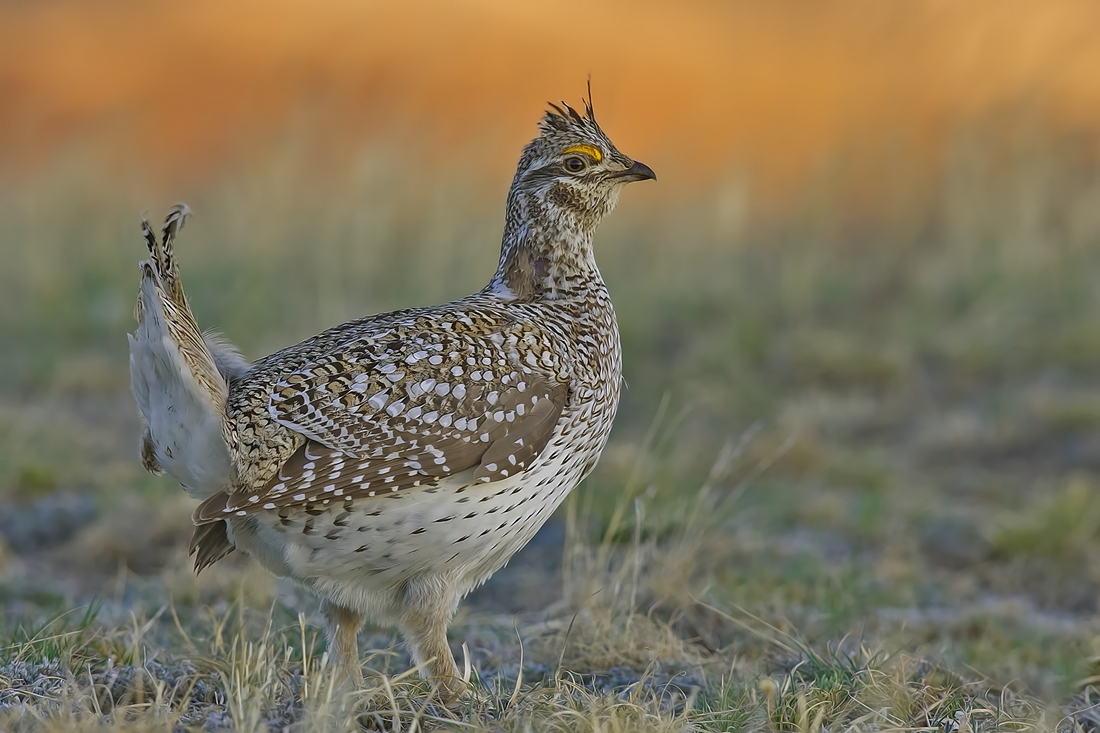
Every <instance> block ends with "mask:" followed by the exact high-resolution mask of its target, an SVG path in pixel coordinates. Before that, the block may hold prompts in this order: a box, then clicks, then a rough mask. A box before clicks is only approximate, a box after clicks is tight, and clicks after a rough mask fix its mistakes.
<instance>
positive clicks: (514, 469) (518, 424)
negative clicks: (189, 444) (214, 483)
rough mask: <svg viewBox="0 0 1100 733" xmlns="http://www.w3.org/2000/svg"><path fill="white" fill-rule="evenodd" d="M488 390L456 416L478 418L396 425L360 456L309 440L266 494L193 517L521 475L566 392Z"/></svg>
mask: <svg viewBox="0 0 1100 733" xmlns="http://www.w3.org/2000/svg"><path fill="white" fill-rule="evenodd" d="M521 386H522V390H521V389H520V387H521ZM488 389H489V388H488V387H485V388H472V389H469V390H467V392H466V399H465V401H463V402H462V403H461V404H457V405H455V410H454V412H455V414H460V413H461V414H469V415H473V416H474V417H469V418H459V419H458V420H451V421H450V422H449V424H448V425H447V426H446V427H443V428H440V427H439V426H438V424H437V423H438V422H439V420H438V419H437V420H435V421H433V422H434V423H436V424H437V425H436V427H435V428H434V429H428V428H431V425H425V424H422V421H418V420H404V421H401V420H395V421H391V422H390V423H388V424H387V425H386V426H385V428H384V429H383V428H381V427H380V428H377V429H376V430H375V431H374V434H373V435H367V436H359V440H360V442H361V443H362V445H363V446H364V449H363V450H361V452H359V453H358V454H352V455H349V454H348V452H347V451H346V450H338V449H334V448H332V447H329V446H326V445H324V444H323V443H320V442H318V441H315V440H309V441H307V442H306V443H305V445H303V446H302V447H301V448H299V449H298V450H297V451H296V452H295V453H294V454H293V455H292V456H291V457H290V459H288V460H287V461H286V463H284V464H283V466H282V467H281V468H280V470H279V473H278V474H277V475H276V476H275V477H273V478H272V479H271V480H270V481H269V482H268V483H267V485H265V486H264V487H263V488H262V489H261V490H259V491H255V492H241V491H237V492H234V493H233V494H230V495H228V496H225V495H224V494H223V495H221V496H220V497H214V498H211V499H210V500H207V501H206V502H204V503H203V504H202V505H200V507H199V509H197V510H196V512H195V516H194V519H195V521H196V523H199V522H210V521H215V520H218V519H222V518H224V517H225V516H226V515H227V514H238V515H244V514H248V513H250V512H255V511H262V510H270V509H276V508H280V507H285V506H294V505H304V506H325V505H329V504H333V503H336V504H339V503H342V502H346V501H349V500H354V499H359V498H369V497H373V496H380V495H384V494H389V493H392V492H395V491H400V490H402V489H408V488H413V487H417V486H433V485H435V484H437V483H438V482H439V480H440V479H441V478H443V477H446V476H451V475H454V474H458V473H462V472H463V471H468V470H469V469H476V470H475V472H474V474H473V480H474V481H481V482H488V481H496V480H499V479H502V478H505V477H507V476H509V475H514V474H516V473H520V472H522V471H523V470H525V469H526V468H527V467H528V466H530V464H531V462H532V461H533V460H534V459H535V458H536V457H537V456H538V455H539V453H540V452H541V451H542V449H543V448H544V447H545V446H546V443H547V442H548V441H549V439H550V436H551V434H552V433H553V429H554V425H556V424H557V421H558V417H559V416H560V415H561V411H562V409H563V407H564V405H565V401H566V397H567V393H568V390H567V388H566V386H565V385H564V384H561V383H557V382H551V381H550V380H548V379H545V378H543V377H535V378H533V380H532V381H531V382H527V383H521V384H519V385H517V386H516V387H513V388H512V389H509V390H506V391H505V392H503V393H500V394H499V396H494V397H493V402H492V404H490V403H489V401H488V400H487V399H485V394H486V392H487V391H488ZM372 438H373V439H372ZM371 445H376V446H377V447H375V448H373V450H372V449H370V446H371Z"/></svg>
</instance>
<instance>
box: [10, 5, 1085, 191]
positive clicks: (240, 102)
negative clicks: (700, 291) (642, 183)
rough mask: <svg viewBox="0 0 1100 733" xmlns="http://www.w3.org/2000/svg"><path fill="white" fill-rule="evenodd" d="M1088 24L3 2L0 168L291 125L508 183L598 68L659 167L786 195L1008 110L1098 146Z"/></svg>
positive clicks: (843, 12)
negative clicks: (532, 144) (548, 113)
mask: <svg viewBox="0 0 1100 733" xmlns="http://www.w3.org/2000/svg"><path fill="white" fill-rule="evenodd" d="M1098 31H1100V4H1096V3H1086V2H1052V1H1045V2H1042V3H1036V2H1024V1H1022V0H997V1H995V2H994V1H976V2H967V3H957V2H950V1H949V0H939V1H928V2H912V3H882V2H874V1H871V0H861V1H857V2H847V3H835V2H832V3H805V2H794V1H793V0H783V1H780V2H768V3H752V2H706V1H705V0H698V1H696V2H691V3H677V4H672V3H663V2H656V1H655V0H650V1H644V0H643V1H642V2H631V3H626V2H615V1H612V0H603V1H601V2H580V1H578V0H565V1H564V2H556V3H539V4H534V3H513V2H503V1H500V0H462V1H461V2H455V3H429V2H411V3H382V2H367V1H365V0H327V1H326V2H324V3H305V2H300V1H293V0H267V1H265V2H258V1H256V0H245V1H243V2H233V3H225V2H217V1H216V0H199V1H198V2H189V3H167V2H156V3H150V2H147V1H144V0H105V1H101V2H96V3H87V2H75V1H74V2H54V1H48V2H19V3H5V4H4V5H2V6H0V174H2V175H3V177H4V178H6V179H8V180H9V181H11V180H15V181H18V180H20V179H21V178H22V177H24V176H26V175H28V174H32V173H33V172H34V171H36V170H40V169H43V168H49V167H51V166H54V165H57V164H59V162H63V161H64V160H66V159H69V158H72V157H74V156H77V157H81V159H82V160H86V161H91V162H92V163H93V164H94V165H96V166H100V167H101V168H102V169H103V171H104V172H105V173H112V174H115V173H117V174H126V173H128V172H132V173H140V175H141V178H142V179H143V180H148V181H151V182H159V183H162V184H165V185H166V186H175V185H180V184H182V183H185V182H187V181H194V180H196V179H198V178H203V177H207V176H211V175H216V174H218V173H220V172H224V171H226V170H229V169H232V168H234V167H236V166H241V165H245V164H247V163H248V162H249V161H252V160H255V159H256V158H257V157H263V156H268V155H271V154H272V151H273V150H276V149H278V148H279V146H280V145H285V144H286V141H287V140H294V141H295V144H296V145H299V146H305V149H306V150H307V151H308V156H307V157H308V158H309V159H311V160H314V161H316V163H317V170H318V171H320V172H326V171H332V170H334V168H335V169H338V168H339V166H340V165H341V162H342V161H344V160H346V159H347V155H346V151H347V150H348V149H351V148H355V149H361V148H362V147H363V146H370V145H372V144H379V145H386V146H400V147H402V148H404V149H403V150H402V151H401V155H402V158H401V159H404V160H408V161H409V162H410V164H411V165H415V166H422V165H429V166H430V165H433V164H435V163H438V162H445V163H448V164H456V163H457V164H460V165H462V166H465V167H467V168H470V169H471V170H472V171H476V173H477V175H479V176H485V177H486V179H488V178H490V177H491V178H492V179H494V180H495V179H498V178H499V177H500V176H502V175H507V174H510V172H511V169H512V166H513V165H514V160H515V159H516V157H517V153H518V150H519V148H520V146H522V145H523V144H524V142H526V140H527V139H528V138H529V137H531V136H532V135H533V133H534V131H535V127H534V122H535V120H536V119H537V117H538V115H539V114H540V112H541V111H542V109H543V107H544V103H545V101H546V100H548V99H550V100H556V99H558V98H564V99H565V100H567V101H570V102H578V101H579V98H580V96H581V95H582V93H583V92H584V88H585V79H586V77H587V76H588V75H589V74H591V77H592V80H593V92H594V97H595V106H596V110H597V114H598V115H599V117H600V119H601V121H602V122H603V124H604V126H605V128H606V129H607V130H608V131H609V134H610V135H611V136H612V138H613V139H614V140H615V141H616V142H617V144H618V145H619V146H620V147H621V148H622V149H623V150H624V152H626V153H627V154H629V155H633V156H636V157H638V158H639V159H642V160H644V161H645V162H647V163H649V164H651V165H652V166H653V167H654V169H656V170H657V171H658V173H659V174H660V175H661V177H662V179H663V180H666V181H667V180H670V179H671V180H672V181H673V182H675V181H689V182H690V181H700V182H706V181H709V180H714V179H715V178H721V177H722V176H724V175H725V174H726V172H727V171H729V170H732V169H736V170H741V171H745V172H747V173H748V175H749V176H750V178H751V180H752V182H753V189H754V195H755V194H760V193H763V194H765V197H766V196H767V195H774V194H779V195H782V194H783V193H784V192H786V191H790V190H793V189H794V188H797V186H799V185H800V184H801V183H802V182H803V181H804V180H805V179H806V177H807V176H809V175H811V174H812V173H813V171H814V170H815V168H816V167H819V166H821V165H822V164H823V160H826V159H828V158H829V157H830V156H837V155H842V156H846V157H848V158H850V159H851V160H853V161H854V163H853V165H854V166H855V167H857V168H858V167H859V166H860V165H862V163H860V161H861V160H865V161H867V165H869V166H870V170H869V171H868V172H867V173H868V175H867V176H866V177H867V178H869V179H871V180H873V179H874V175H873V173H874V170H876V169H877V167H878V166H881V165H883V160H889V161H892V162H890V163H889V165H905V166H910V167H913V168H914V170H923V171H924V173H925V174H928V173H931V174H933V175H934V173H935V170H936V166H937V165H939V163H940V161H941V160H942V157H943V153H944V150H945V147H946V146H947V145H949V143H950V139H951V136H952V135H954V134H956V133H957V132H958V130H960V129H965V128H966V127H967V126H968V125H971V124H985V123H989V122H990V121H991V120H992V121H994V122H996V121H997V120H999V119H1001V118H1005V119H1011V120H1014V121H1016V122H1019V121H1021V120H1022V121H1023V124H1025V125H1032V126H1040V127H1042V128H1044V129H1049V130H1051V131H1054V132H1056V133H1058V134H1066V135H1070V136H1077V137H1081V138H1082V139H1083V140H1085V141H1086V142H1087V145H1085V146H1084V147H1083V148H1082V149H1083V150H1085V151H1093V150H1094V149H1095V146H1094V141H1093V136H1094V135H1095V134H1096V132H1097V131H1098V130H1100V90H1098V89H1097V82H1096V74H1097V71H1096V70H1097V69H1100V32H1098ZM1088 154H1091V152H1089V153H1088ZM471 156H474V157H471ZM899 159H900V161H901V162H899ZM870 188H871V189H873V188H874V187H873V186H871V187H870Z"/></svg>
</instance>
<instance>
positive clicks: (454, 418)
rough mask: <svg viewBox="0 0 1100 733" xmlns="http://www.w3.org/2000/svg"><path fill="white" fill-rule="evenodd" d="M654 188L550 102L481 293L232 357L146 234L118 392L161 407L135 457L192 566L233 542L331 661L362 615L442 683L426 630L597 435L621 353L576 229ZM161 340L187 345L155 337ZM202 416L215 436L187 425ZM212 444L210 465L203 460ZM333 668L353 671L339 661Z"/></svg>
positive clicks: (445, 659) (443, 661) (518, 537)
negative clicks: (297, 604) (277, 585)
mask: <svg viewBox="0 0 1100 733" xmlns="http://www.w3.org/2000/svg"><path fill="white" fill-rule="evenodd" d="M653 177H654V176H653V174H652V171H650V170H649V169H648V168H646V167H645V166H643V165H641V164H636V163H635V162H634V161H632V160H630V159H629V158H627V157H626V156H624V155H622V154H621V153H619V152H618V151H617V150H616V149H615V147H614V146H613V145H612V144H611V141H610V140H608V139H607V137H606V135H604V133H603V132H602V130H600V128H599V126H598V125H597V124H596V121H595V118H594V116H593V114H592V111H591V108H590V107H589V106H587V105H586V114H583V115H582V114H580V113H578V112H576V111H575V110H573V109H571V108H569V107H568V106H567V105H563V106H562V107H557V106H555V107H554V108H553V110H552V111H551V112H548V113H547V115H546V116H545V117H544V118H543V120H542V123H541V134H540V135H539V137H538V138H536V139H535V140H534V141H532V142H531V144H530V145H528V146H527V148H526V149H525V150H524V153H523V157H522V159H521V160H520V164H519V167H518V169H517V172H516V177H515V180H514V181H513V184H512V188H511V191H510V192H509V196H508V203H507V212H506V225H505V233H504V239H503V243H502V247H501V258H500V264H499V266H498V268H497V272H496V274H495V275H494V276H493V278H492V280H491V281H490V283H489V284H488V285H487V286H486V287H485V288H484V289H483V290H482V291H480V292H478V293H476V294H474V295H471V296H469V297H467V298H463V299H461V300H458V301H455V302H452V303H448V304H445V305H441V306H435V307H428V308H417V309H410V310H405V311H397V312H393V313H386V314H382V315H377V316H371V317H368V318H363V319H361V320H357V321H352V322H350V323H345V324H343V325H341V326H337V327H335V328H332V329H330V330H328V331H325V332H324V333H322V334H319V335H318V336H315V337H313V338H311V339H309V340H307V341H304V342H302V343H300V344H298V345H296V346H293V347H290V348H288V349H285V350H283V351H280V352H277V353H275V354H272V355H271V356H268V357H265V358H263V359H260V360H259V361H257V362H255V363H254V364H251V365H248V364H245V363H244V362H243V361H242V360H240V359H239V357H236V358H234V357H235V352H233V351H232V350H231V347H228V346H227V345H225V344H223V343H221V342H216V343H215V342H212V341H211V340H210V339H206V340H205V341H204V340H202V339H199V340H198V341H197V345H196V341H195V336H196V335H197V334H198V333H199V331H198V327H197V326H195V325H194V321H193V318H192V317H191V313H190V309H189V308H186V307H185V306H186V300H185V299H184V298H183V290H182V286H181V285H179V278H178V273H177V272H175V270H174V269H173V268H174V263H171V254H170V249H167V248H164V249H162V248H160V247H158V246H156V239H155V237H152V242H153V244H151V245H150V248H151V251H152V252H153V258H152V262H151V263H145V264H143V285H142V290H141V296H140V300H139V321H140V323H141V326H139V329H138V332H137V333H136V334H135V335H134V337H133V340H132V353H136V354H138V355H141V354H146V355H147V357H148V358H146V359H144V361H142V360H140V359H139V360H138V361H139V362H140V363H138V365H137V366H134V367H132V373H133V375H134V381H135V393H136V394H138V393H139V387H138V386H136V385H138V383H139V382H140V383H141V384H142V385H143V387H142V388H141V389H142V390H144V392H145V393H150V392H151V393H155V394H159V395H161V398H160V399H159V401H158V400H157V399H153V400H149V399H146V400H144V402H143V400H142V399H141V396H140V394H139V406H141V407H142V412H143V414H144V415H145V418H146V421H147V423H148V432H147V435H146V437H145V439H144V443H143V450H142V455H143V460H144V462H145V464H146V467H147V468H150V470H154V469H159V468H161V467H163V469H164V470H166V471H168V472H169V473H171V474H172V475H173V476H176V477H177V478H179V479H180V480H181V481H183V482H184V483H185V484H188V486H189V490H191V492H192V493H193V494H194V495H196V496H199V497H200V498H204V499H205V500H204V501H203V502H202V504H200V506H199V507H198V508H197V509H196V510H195V514H194V520H195V523H196V525H197V530H196V536H195V539H194V540H193V541H192V551H193V552H194V553H196V555H197V566H198V567H200V568H201V567H204V566H205V565H208V564H209V563H212V562H215V561H216V560H218V559H219V558H220V557H222V556H224V555H225V554H226V553H228V552H230V551H232V549H233V548H234V547H239V548H241V549H244V550H246V551H247V552H249V553H250V554H251V555H252V556H253V557H254V558H255V559H256V560H257V561H259V562H260V563H261V564H262V565H264V566H265V567H266V568H268V569H269V570H270V571H271V572H273V573H276V574H278V575H282V576H288V577H291V578H293V579H295V580H296V581H298V582H300V583H302V584H303V585H305V586H307V587H309V588H311V589H312V590H313V591H314V592H316V593H317V594H318V595H319V596H320V597H321V598H322V599H323V600H324V601H325V613H326V617H327V618H329V619H330V642H331V643H332V644H333V645H334V646H333V648H334V650H337V651H338V650H340V649H344V650H347V649H349V648H350V649H354V633H355V630H357V629H358V624H360V623H362V620H363V617H369V618H371V619H372V620H373V621H375V622H377V623H383V624H393V625H396V626H398V627H400V628H401V629H402V631H403V633H405V635H406V636H407V637H408V638H409V640H410V641H411V643H412V645H413V651H414V654H415V656H416V658H417V659H418V660H419V661H421V662H427V661H428V660H432V661H431V662H430V663H429V664H428V667H427V670H428V672H429V673H430V674H431V675H433V676H436V677H444V678H450V681H449V682H445V687H447V689H448V690H449V691H450V692H456V691H457V690H456V689H455V684H454V682H455V681H454V679H453V676H454V674H455V666H454V661H453V659H452V657H451V654H450V651H449V649H448V648H447V645H446V624H447V623H448V622H449V620H450V617H451V615H452V614H453V612H454V608H455V606H456V605H457V603H458V601H459V600H460V599H461V598H462V597H463V596H464V595H465V594H466V593H468V592H469V591H470V590H471V589H473V588H474V587H476V586H477V585H478V584H480V583H482V582H484V580H485V579H486V578H488V577H489V576H490V575H491V574H492V573H494V572H495V571H496V570H498V569H499V568H500V567H501V566H503V565H504V564H505V563H506V562H507V561H508V558H510V557H511V556H512V555H513V554H514V553H515V552H516V551H517V550H519V549H520V548H521V547H522V546H523V545H524V544H525V543H526V542H527V541H528V540H529V539H530V538H531V537H532V535H534V533H535V532H536V531H537V530H538V528H539V527H540V526H541V525H542V523H543V522H545V521H546V519H547V517H548V516H549V515H550V514H551V513H552V512H553V511H554V509H555V508H556V507H557V506H558V505H559V504H560V502H561V501H562V499H564V497H565V496H566V495H567V494H568V493H569V491H571V490H572V489H573V488H574V487H575V486H576V485H577V484H578V483H579V482H580V481H581V480H582V479H583V478H584V477H585V476H586V475H587V474H588V473H589V471H591V469H592V467H593V466H594V465H595V463H596V461H597V459H598V458H599V455H600V452H601V451H602V450H603V447H604V445H605V444H606V441H607V436H608V433H609V431H610V430H611V424H612V421H613V419H614V416H615V410H616V407H617V404H618V400H619V385H620V381H621V371H622V363H621V354H620V349H619V336H618V329H617V326H616V322H615V313H614V310H613V308H612V305H611V299H610V297H609V295H608V292H607V289H606V287H605V286H604V283H603V280H602V278H601V277H600V273H599V270H598V269H597V267H596V263H595V259H594V257H593V252H592V234H593V232H594V230H595V228H596V226H597V225H598V223H599V222H600V220H601V219H602V218H603V217H604V216H605V215H606V214H607V213H609V212H610V211H611V210H612V209H613V208H614V206H615V202H616V200H617V198H618V194H619V191H620V190H621V188H622V186H623V185H624V184H625V183H627V182H630V181H635V180H642V179H645V178H653ZM174 215H175V216H177V218H182V214H179V213H176V214H174ZM168 231H169V229H168V226H167V225H166V232H168ZM174 232H175V228H172V229H171V233H172V234H174ZM166 240H167V241H169V242H170V237H168V236H167V235H166ZM166 268H167V269H166ZM162 271H164V272H169V273H174V274H173V275H172V277H171V278H162V277H161V276H160V275H159V273H161V272H162ZM164 282H170V284H171V288H170V287H166V286H165V285H164ZM173 288H175V289H177V290H178V293H177V292H176V290H174V289H173ZM179 303H182V304H183V307H180V306H178V305H177V304H179ZM150 312H155V313H156V314H157V315H158V316H162V317H161V318H159V319H150V318H148V317H145V314H148V313H150ZM175 321H180V322H181V324H182V325H179V324H175ZM165 323H166V324H167V325H166V326H165V325H164V324H165ZM158 324H159V325H158ZM158 328H160V331H158V330H157V329H158ZM181 333H182V334H183V336H184V337H185V338H183V340H182V342H183V343H184V345H190V347H191V348H190V350H187V349H184V348H176V349H172V348H168V349H161V348H160V347H159V346H157V343H156V339H158V338H159V339H161V340H166V343H168V344H169V345H171V344H173V343H180V342H181V336H180V334H181ZM199 346H201V347H203V348H205V349H206V351H205V353H203V352H202V348H199ZM196 353H198V356H199V357H201V358H196V357H195V354H196ZM132 362H133V359H132ZM154 367H156V368H155V369H154ZM184 398H186V399H188V400H190V401H191V402H194V403H195V404H197V405H200V406H201V407H202V409H197V408H196V414H198V415H199V417H198V418H196V419H195V421H194V422H193V423H187V422H186V421H183V423H182V424H181V421H180V420H178V419H175V420H174V421H173V420H169V419H167V418H166V417H165V414H166V412H170V411H168V410H165V409H160V410H146V404H147V403H149V404H153V403H155V404H159V405H164V404H166V403H170V402H171V400H173V399H179V400H182V399H184ZM210 414H216V415H217V416H218V418H217V421H218V429H217V430H213V429H212V428H211V427H210V426H208V425H206V424H205V423H203V422H202V421H201V420H200V419H199V418H203V419H205V417H207V416H209V415H210ZM194 435H198V436H200V437H201V438H203V440H195V439H194ZM215 437H216V438H217V440H216V441H213V442H214V443H216V445H215V446H214V447H210V446H208V445H207V443H211V441H212V440H213V439H214V438H215ZM219 446H220V447H219ZM169 453H170V454H171V456H172V457H170V458H169V457H168V454H169ZM226 454H227V455H228V467H227V468H226V469H225V470H218V471H205V472H204V471H203V470H202V468H203V467H204V466H206V465H207V464H211V462H213V464H216V465H217V466H221V464H220V463H218V461H220V460H222V459H223V458H225V456H226ZM213 464H211V465H213ZM197 475H198V476H201V479H202V480H199V479H196V478H195V476H197ZM219 477H220V478H219ZM188 482H190V484H189V483H188ZM349 634H350V636H349ZM349 644H350V646H349ZM334 653H336V652H335V651H334ZM337 656H340V659H338V660H337V663H338V664H342V665H344V666H345V667H346V668H347V669H348V673H349V674H351V675H354V674H356V671H355V670H356V669H357V661H356V660H349V659H347V658H346V657H347V656H348V654H347V653H343V652H341V653H340V654H338V655H337Z"/></svg>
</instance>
